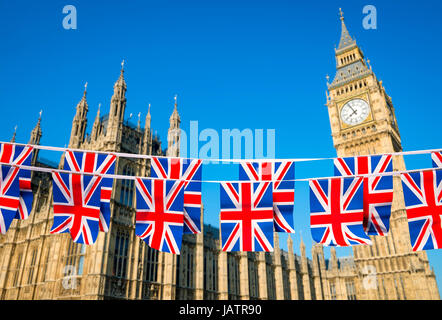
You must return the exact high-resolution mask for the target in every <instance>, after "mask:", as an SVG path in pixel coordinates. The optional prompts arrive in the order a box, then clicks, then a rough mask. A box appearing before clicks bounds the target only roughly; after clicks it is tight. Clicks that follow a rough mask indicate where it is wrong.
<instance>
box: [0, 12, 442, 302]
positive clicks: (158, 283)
mask: <svg viewBox="0 0 442 320" xmlns="http://www.w3.org/2000/svg"><path fill="white" fill-rule="evenodd" d="M341 25H342V26H341V27H342V30H341V38H340V42H339V46H338V47H337V48H336V49H335V56H336V69H337V70H336V75H335V77H334V79H333V80H332V82H331V83H329V82H328V80H327V86H328V91H327V97H326V98H327V102H326V106H327V110H328V113H329V117H330V125H331V132H332V137H333V142H334V146H335V148H336V151H337V155H338V156H353V155H358V154H375V153H390V152H398V151H401V150H402V147H401V139H400V134H399V129H398V125H397V123H396V118H395V111H394V108H393V103H392V101H391V98H390V97H389V96H388V95H387V93H386V92H385V89H384V87H383V86H382V81H379V80H378V79H377V78H376V75H375V74H374V72H373V71H372V68H371V66H370V65H369V63H367V62H366V60H365V59H364V56H363V53H362V51H361V49H360V48H359V47H358V45H357V44H356V41H355V40H354V39H353V38H352V37H351V36H350V34H349V32H348V30H347V28H346V26H345V23H344V18H343V17H342V14H341ZM125 93H126V82H125V79H124V70H123V68H122V69H121V73H120V76H119V79H118V80H117V81H116V83H115V85H114V92H113V96H112V100H111V103H110V110H109V113H108V114H107V115H104V116H101V115H100V110H98V113H97V115H96V118H95V121H94V123H93V126H92V130H91V133H90V134H86V132H85V131H86V124H87V112H88V104H87V99H86V90H85V92H84V95H83V97H82V99H81V101H80V102H79V103H78V105H77V108H76V114H75V116H74V119H73V122H72V131H71V136H70V141H69V146H68V147H69V148H77V149H85V150H99V151H107V152H124V153H134V154H146V155H164V154H166V155H169V156H178V155H179V148H178V147H177V146H179V135H177V134H176V132H177V129H178V128H179V126H180V117H179V114H178V111H177V104H176V102H175V108H174V110H173V113H172V115H171V117H170V128H169V132H168V147H167V149H166V150H167V151H166V152H163V151H162V148H161V142H160V140H159V138H158V136H157V135H154V134H152V129H151V116H150V110H149V111H148V113H147V116H146V121H145V128H141V127H140V122H139V121H138V125H137V126H135V125H132V124H131V123H129V122H128V121H125V120H124V113H125V107H126V97H125ZM354 99H358V100H363V102H365V104H366V105H368V108H367V110H366V114H365V116H364V117H365V118H361V119H357V121H356V122H357V123H351V121H348V119H346V118H344V117H342V114H341V112H340V111H341V109H342V108H343V106H344V105H345V104H346V103H347V102H349V101H351V100H354ZM40 122H41V116H40V118H39V120H38V123H37V125H36V127H35V128H34V129H33V130H32V133H31V138H30V141H29V143H30V144H35V145H38V144H39V143H40V139H41V136H42V131H41V123H40ZM14 140H15V139H14V138H13V141H14ZM32 161H33V165H35V166H42V167H49V168H50V167H54V165H51V164H50V163H48V162H47V161H44V159H42V158H39V157H38V151H36V152H35V153H34V156H33V160H32ZM63 161H64V159H63V157H62V159H61V161H60V165H59V166H60V167H62V165H63ZM394 169H395V170H403V169H405V164H404V161H403V159H402V157H400V156H396V157H395V158H394ZM116 173H118V174H123V175H137V176H148V175H149V173H150V164H149V161H147V160H137V159H128V158H119V159H118V160H117V164H116ZM396 178H398V179H396ZM394 179H395V180H394V188H395V189H394V190H395V193H394V200H393V207H392V215H391V220H390V225H391V229H390V231H389V233H388V235H387V236H385V237H379V236H376V237H373V236H372V237H371V238H372V240H373V245H371V246H362V245H361V246H355V247H353V255H352V256H348V257H342V258H337V257H336V251H335V250H334V248H331V253H330V259H325V257H324V251H323V247H322V246H321V245H319V244H315V245H314V246H313V247H312V250H311V258H307V256H306V248H305V245H304V243H303V242H302V240H301V245H300V255H297V254H294V248H293V240H292V239H291V237H290V236H289V237H288V238H287V251H284V250H281V249H280V248H279V238H278V234H277V233H275V234H274V237H275V238H274V240H275V249H274V252H272V253H253V252H236V253H226V252H223V251H221V250H220V247H221V246H220V237H219V229H217V228H214V227H212V226H210V225H204V226H203V228H202V229H203V230H202V232H201V233H200V234H197V235H185V236H184V237H183V244H182V248H181V254H180V255H173V254H169V253H163V252H159V251H156V250H154V249H151V248H149V247H148V246H147V245H146V244H145V243H144V242H143V241H142V240H140V239H139V238H138V237H137V236H136V235H135V208H134V207H135V204H134V199H133V198H134V188H135V187H134V183H133V180H116V181H115V182H114V188H113V191H112V198H111V209H112V218H111V223H110V227H109V231H108V232H107V233H104V232H100V233H99V236H98V238H97V241H96V243H95V244H94V245H91V246H85V245H82V244H76V243H74V242H73V241H72V240H71V237H70V235H69V234H66V233H63V234H50V233H49V230H50V228H51V226H52V221H53V212H52V183H51V177H50V175H49V174H46V173H41V172H33V176H32V189H33V192H34V202H33V210H32V213H31V215H30V216H29V218H28V219H26V220H14V222H13V223H12V225H11V227H10V229H9V230H8V231H7V233H6V234H5V235H1V236H0V299H5V300H15V299H26V300H31V299H92V300H96V299H155V300H158V299H195V300H200V299H205V300H209V299H221V300H222V299H278V300H279V299H292V300H298V299H299V300H301V299H307V300H310V299H312V300H332V299H339V300H347V299H349V300H354V299H358V300H359V299H440V297H439V291H438V288H437V284H436V278H435V274H434V272H433V270H432V269H431V267H430V265H429V262H428V258H427V254H426V252H425V251H421V252H413V251H412V249H411V246H410V241H409V234H408V224H407V217H406V212H405V209H404V202H403V197H402V189H401V184H400V178H399V177H394ZM202 211H203V210H202ZM201 214H202V213H201Z"/></svg>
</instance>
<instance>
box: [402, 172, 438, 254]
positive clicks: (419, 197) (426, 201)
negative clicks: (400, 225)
mask: <svg viewBox="0 0 442 320" xmlns="http://www.w3.org/2000/svg"><path fill="white" fill-rule="evenodd" d="M401 179H402V188H403V190H404V200H405V207H406V210H407V218H408V229H409V231H410V241H411V246H412V248H413V251H420V250H428V249H441V248H442V224H441V221H442V220H441V216H442V170H427V171H420V172H410V173H403V174H401Z"/></svg>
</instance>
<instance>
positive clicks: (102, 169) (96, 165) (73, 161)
mask: <svg viewBox="0 0 442 320" xmlns="http://www.w3.org/2000/svg"><path fill="white" fill-rule="evenodd" d="M116 158H117V157H116V156H115V155H114V154H99V153H94V152H81V151H67V152H66V153H65V162H64V167H63V168H64V169H65V170H69V171H73V172H87V173H98V174H114V173H115V161H116ZM113 182H114V179H112V178H106V177H100V176H97V179H96V183H97V184H99V186H98V188H99V189H100V190H101V194H100V231H103V232H107V231H108V230H109V223H110V217H111V210H110V198H111V194H112V185H113Z"/></svg>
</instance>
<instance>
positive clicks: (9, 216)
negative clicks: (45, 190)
mask: <svg viewBox="0 0 442 320" xmlns="http://www.w3.org/2000/svg"><path fill="white" fill-rule="evenodd" d="M17 173H18V168H13V167H10V166H7V165H0V233H2V234H5V233H6V231H8V229H9V226H10V225H11V222H12V220H13V219H14V217H15V216H16V214H17V210H18V206H19V197H20V187H19V180H18V179H17Z"/></svg>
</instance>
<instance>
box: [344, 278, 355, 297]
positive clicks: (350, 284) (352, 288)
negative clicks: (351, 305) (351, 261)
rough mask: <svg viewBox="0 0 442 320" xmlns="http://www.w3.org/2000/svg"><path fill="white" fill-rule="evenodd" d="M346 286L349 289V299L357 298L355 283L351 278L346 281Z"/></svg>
mask: <svg viewBox="0 0 442 320" xmlns="http://www.w3.org/2000/svg"><path fill="white" fill-rule="evenodd" d="M345 288H346V289H347V300H356V290H355V284H354V282H353V281H351V280H347V281H346V282H345Z"/></svg>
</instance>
